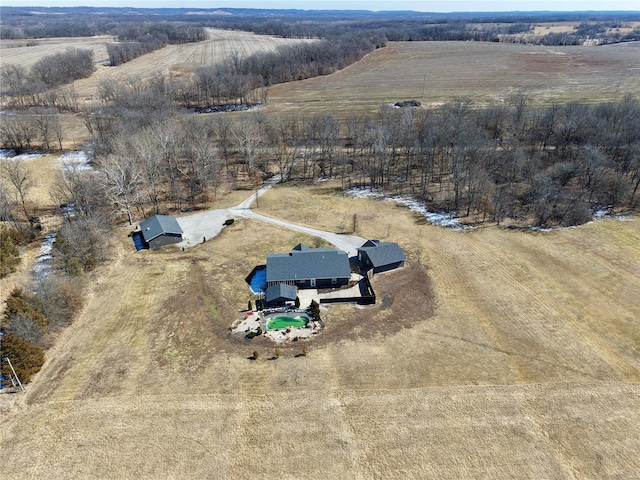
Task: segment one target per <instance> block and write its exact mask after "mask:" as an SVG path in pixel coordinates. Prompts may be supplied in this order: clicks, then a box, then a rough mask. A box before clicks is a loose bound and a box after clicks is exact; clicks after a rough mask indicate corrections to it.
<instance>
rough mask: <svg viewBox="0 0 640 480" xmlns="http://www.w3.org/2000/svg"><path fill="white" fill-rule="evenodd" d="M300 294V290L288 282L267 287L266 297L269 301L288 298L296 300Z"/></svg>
mask: <svg viewBox="0 0 640 480" xmlns="http://www.w3.org/2000/svg"><path fill="white" fill-rule="evenodd" d="M297 296H298V291H297V289H296V287H294V286H293V285H287V284H286V283H277V284H275V285H271V286H270V287H269V288H267V291H266V292H265V294H264V299H265V300H266V301H267V303H270V302H274V301H276V300H279V301H287V300H295V299H296V297H297Z"/></svg>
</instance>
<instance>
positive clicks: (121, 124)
mask: <svg viewBox="0 0 640 480" xmlns="http://www.w3.org/2000/svg"><path fill="white" fill-rule="evenodd" d="M149 88H151V89H152V90H151V91H152V92H153V93H152V94H150V93H149V91H145V90H144V89H131V90H127V91H120V92H119V93H117V94H116V96H115V97H114V99H113V100H112V101H111V102H109V105H108V106H107V107H104V108H102V109H101V112H100V113H97V114H94V115H91V116H87V125H88V127H89V129H90V131H91V132H92V134H93V136H94V139H95V144H96V152H97V154H98V157H99V158H98V159H97V163H98V164H99V165H101V168H102V172H103V179H104V181H106V184H107V185H110V187H109V189H108V190H109V195H110V202H111V203H112V204H113V205H117V206H118V208H119V211H120V212H121V213H123V214H124V215H125V216H126V218H128V219H129V220H130V221H132V220H134V219H135V218H138V217H142V216H144V215H146V214H148V213H151V212H158V211H160V210H161V209H162V208H163V205H164V206H165V207H166V206H168V205H170V206H171V208H176V209H181V208H185V207H193V206H196V205H198V204H200V203H201V202H206V201H207V200H208V199H211V198H213V197H215V194H216V190H217V188H218V186H219V185H220V184H222V183H225V184H226V183H228V182H231V183H233V182H234V181H236V180H242V179H254V180H256V181H257V180H258V179H259V178H261V177H262V176H265V175H269V174H270V173H281V174H282V176H283V179H284V181H289V180H300V181H313V180H316V179H318V178H322V177H338V178H341V179H342V181H343V184H344V185H345V186H346V187H348V186H353V185H368V186H371V187H374V188H379V189H382V190H384V191H387V192H390V193H409V194H411V195H414V196H416V197H418V198H421V199H423V200H425V201H426V202H428V203H429V204H430V205H431V208H433V209H437V210H446V211H450V212H454V213H456V214H459V215H463V216H464V215H466V216H473V217H475V218H476V219H478V220H479V221H481V220H483V219H493V220H496V221H501V220H502V219H503V218H504V217H510V218H515V219H520V220H522V221H526V222H531V221H532V222H534V223H536V224H538V225H552V224H577V223H582V222H584V221H586V220H587V219H589V218H591V215H592V213H593V211H594V210H597V209H601V208H606V209H608V210H615V209H618V208H622V207H624V208H632V209H633V208H636V207H637V205H638V197H639V193H640V192H638V189H639V187H640V158H639V155H638V152H639V151H640V129H639V128H638V127H639V125H640V106H639V104H638V100H637V99H635V98H634V97H631V96H627V97H625V98H624V99H623V100H622V101H620V102H619V103H606V104H601V105H594V106H592V105H585V104H580V103H569V104H565V105H553V106H550V107H546V108H531V107H530V106H529V105H528V99H527V95H526V94H525V93H520V94H518V95H515V96H513V97H512V98H511V99H510V101H509V103H508V104H506V105H498V106H494V107H489V108H475V107H474V106H473V105H472V104H471V102H470V101H468V100H465V99H457V100H455V101H453V102H450V103H448V104H446V105H444V106H442V107H439V108H430V109H424V108H391V107H384V108H382V109H381V110H380V111H379V113H378V114H377V115H376V116H375V117H373V118H367V117H364V116H354V117H351V118H347V119H345V120H342V121H339V120H337V119H335V118H333V117H332V116H331V115H316V116H308V117H303V118H299V117H287V116H266V115H265V114H264V113H262V112H260V111H255V112H246V113H244V114H242V115H239V116H233V117H229V116H224V115H216V116H208V117H193V116H183V115H181V114H179V113H178V112H179V111H178V110H172V109H171V105H172V101H171V99H170V98H169V97H166V96H165V97H163V95H162V94H161V93H160V92H161V91H162V88H160V87H159V85H158V84H155V85H153V86H150V87H149ZM145 92H146V93H145ZM122 97H124V98H122ZM137 106H140V109H138V107H137ZM169 112H173V114H170V113H169ZM170 115H172V116H171V117H170Z"/></svg>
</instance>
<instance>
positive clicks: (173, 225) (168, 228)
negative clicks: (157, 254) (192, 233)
mask: <svg viewBox="0 0 640 480" xmlns="http://www.w3.org/2000/svg"><path fill="white" fill-rule="evenodd" d="M140 232H141V233H142V238H143V239H144V241H145V243H146V244H147V245H148V246H149V248H152V249H156V248H160V247H163V246H165V245H171V244H173V243H180V242H181V241H182V234H183V231H182V228H180V225H179V224H178V220H176V218H175V217H171V216H169V215H154V216H153V217H151V218H147V219H146V220H144V221H142V222H140Z"/></svg>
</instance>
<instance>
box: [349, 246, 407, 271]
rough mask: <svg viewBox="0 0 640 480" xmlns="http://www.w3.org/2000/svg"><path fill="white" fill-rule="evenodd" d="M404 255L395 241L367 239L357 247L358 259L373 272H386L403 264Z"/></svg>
mask: <svg viewBox="0 0 640 480" xmlns="http://www.w3.org/2000/svg"><path fill="white" fill-rule="evenodd" d="M406 258H407V257H406V255H405V254H404V252H403V251H402V249H401V248H400V246H399V245H398V244H397V243H395V242H381V241H380V240H368V241H367V242H366V243H365V244H364V245H362V246H361V247H360V248H358V260H359V261H360V263H362V264H363V265H364V266H365V269H366V270H373V273H382V272H388V271H389V270H394V269H396V268H400V267H403V266H404V261H405V260H406Z"/></svg>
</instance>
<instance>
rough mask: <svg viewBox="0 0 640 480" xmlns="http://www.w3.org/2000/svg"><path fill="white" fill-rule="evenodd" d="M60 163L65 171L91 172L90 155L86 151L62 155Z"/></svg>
mask: <svg viewBox="0 0 640 480" xmlns="http://www.w3.org/2000/svg"><path fill="white" fill-rule="evenodd" d="M58 161H59V162H60V163H61V164H62V168H63V169H64V170H76V171H77V170H91V169H92V168H93V167H92V166H91V164H90V163H89V154H88V153H87V152H86V151H84V150H75V151H73V152H67V153H65V154H64V155H61V156H60V158H59V159H58Z"/></svg>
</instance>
